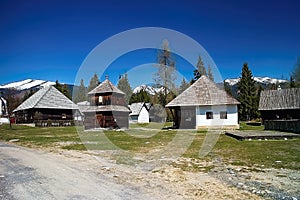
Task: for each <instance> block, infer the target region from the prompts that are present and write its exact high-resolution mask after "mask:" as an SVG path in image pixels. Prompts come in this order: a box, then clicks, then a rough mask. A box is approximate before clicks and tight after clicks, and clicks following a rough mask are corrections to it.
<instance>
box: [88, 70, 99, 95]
mask: <svg viewBox="0 0 300 200" xmlns="http://www.w3.org/2000/svg"><path fill="white" fill-rule="evenodd" d="M99 84H100V81H99V78H98V75H97V74H96V73H95V74H94V76H93V77H92V78H91V80H90V85H89V86H88V92H90V91H92V90H93V89H95V88H96V87H97V86H98V85H99Z"/></svg>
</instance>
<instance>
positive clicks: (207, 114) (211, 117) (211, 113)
mask: <svg viewBox="0 0 300 200" xmlns="http://www.w3.org/2000/svg"><path fill="white" fill-rule="evenodd" d="M213 118H214V115H213V112H206V119H213Z"/></svg>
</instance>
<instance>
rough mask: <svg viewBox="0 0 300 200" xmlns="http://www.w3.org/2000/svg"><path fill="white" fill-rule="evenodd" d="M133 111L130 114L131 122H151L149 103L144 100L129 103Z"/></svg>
mask: <svg viewBox="0 0 300 200" xmlns="http://www.w3.org/2000/svg"><path fill="white" fill-rule="evenodd" d="M129 108H130V110H131V113H130V114H129V122H130V123H149V122H150V120H149V119H150V115H149V105H148V104H147V103H144V102H139V103H133V104H131V105H129Z"/></svg>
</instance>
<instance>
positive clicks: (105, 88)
mask: <svg viewBox="0 0 300 200" xmlns="http://www.w3.org/2000/svg"><path fill="white" fill-rule="evenodd" d="M104 93H118V94H123V95H125V93H124V92H122V91H121V90H120V89H119V88H117V87H116V86H114V84H112V82H110V81H109V80H108V79H106V80H105V81H103V82H102V83H101V84H100V85H98V86H97V87H96V88H95V89H93V90H92V91H90V92H89V93H88V94H89V95H92V94H104Z"/></svg>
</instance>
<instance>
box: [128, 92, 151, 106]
mask: <svg viewBox="0 0 300 200" xmlns="http://www.w3.org/2000/svg"><path fill="white" fill-rule="evenodd" d="M139 102H145V103H149V102H150V96H149V94H148V93H147V92H146V91H145V90H140V91H139V92H138V93H136V94H132V95H131V97H130V101H129V104H132V103H139Z"/></svg>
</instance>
